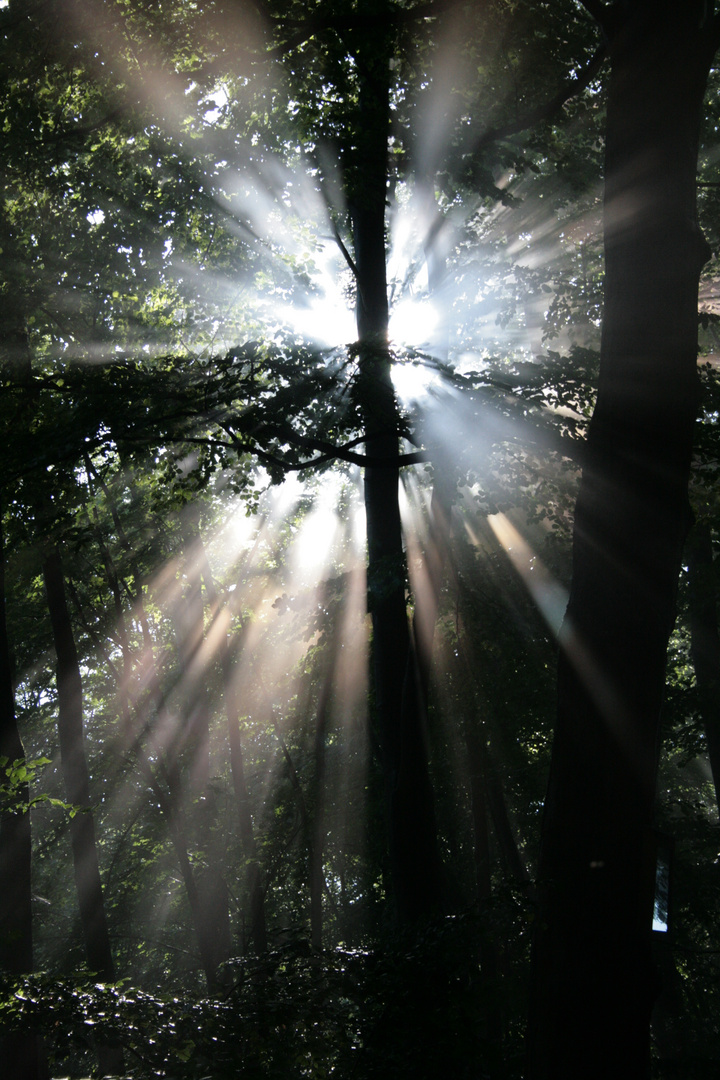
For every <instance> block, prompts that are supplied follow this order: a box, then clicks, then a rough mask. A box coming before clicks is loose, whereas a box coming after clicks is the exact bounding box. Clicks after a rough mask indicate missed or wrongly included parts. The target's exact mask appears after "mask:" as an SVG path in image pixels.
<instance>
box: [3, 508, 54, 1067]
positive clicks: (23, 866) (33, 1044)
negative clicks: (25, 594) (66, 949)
mask: <svg viewBox="0 0 720 1080" xmlns="http://www.w3.org/2000/svg"><path fill="white" fill-rule="evenodd" d="M1 513H2V507H0V515H1ZM0 756H2V757H3V758H7V761H8V763H9V764H10V765H12V763H13V762H16V761H19V762H23V763H24V761H25V750H24V748H23V744H22V740H21V738H20V732H19V730H18V726H17V718H16V716H15V693H14V689H13V679H12V664H11V660H10V642H9V639H8V630H7V621H6V616H5V550H4V542H3V530H2V518H1V516H0ZM3 774H4V769H3V768H2V767H0V780H1V779H4V776H3ZM28 800H29V790H28V785H27V782H23V783H21V784H20V785H19V786H18V788H17V790H11V791H9V792H8V794H7V797H5V796H3V797H2V803H0V882H2V888H0V970H3V971H5V972H7V973H8V974H10V975H27V974H28V973H29V972H30V971H32V960H33V957H32V898H31V897H32V893H31V877H30V866H31V854H32V845H31V837H30V808H29V805H28ZM0 1055H1V1056H2V1061H3V1062H4V1064H5V1067H6V1068H7V1069H8V1070H9V1073H10V1074H11V1075H12V1076H14V1077H16V1078H17V1080H39V1077H40V1076H42V1075H44V1070H43V1071H41V1060H40V1055H39V1050H38V1041H37V1037H36V1036H35V1035H20V1034H10V1033H8V1034H4V1035H2V1036H0Z"/></svg>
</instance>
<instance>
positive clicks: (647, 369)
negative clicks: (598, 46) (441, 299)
mask: <svg viewBox="0 0 720 1080" xmlns="http://www.w3.org/2000/svg"><path fill="white" fill-rule="evenodd" d="M705 7H706V6H705V5H704V4H702V3H701V2H700V0H690V2H685V3H672V4H671V3H663V4H650V3H648V2H647V0H635V2H633V3H628V4H625V5H623V6H622V7H616V8H614V9H613V11H614V14H615V16H616V19H617V28H616V29H615V32H614V34H613V36H612V39H611V42H610V55H611V60H612V72H611V77H610V85H609V93H608V112H607V136H606V172H605V268H606V271H605V273H606V276H605V314H604V322H603V335H602V344H601V365H600V383H599V389H598V398H597V405H596V408H595V412H594V415H593V418H592V421H591V424H590V428H589V432H588V442H587V459H586V461H587V464H586V467H585V469H584V472H583V478H582V483H581V487H580V492H579V496H578V500H577V506H576V513H575V532H574V549H573V577H572V585H571V591H570V600H569V605H568V610H567V615H566V619H565V623H564V627H563V631H562V636H561V646H562V651H561V658H560V664H559V686H558V695H559V700H558V719H557V726H556V730H555V739H554V743H553V755H552V765H551V770H550V779H549V785H548V792H547V798H546V802H545V811H544V819H543V827H542V844H541V856H540V864H539V911H538V915H537V918H536V922H535V926H536V935H535V948H534V960H533V991H532V1004H531V1015H530V1029H529V1074H528V1075H529V1077H530V1078H531V1080H550V1078H552V1080H576V1078H577V1077H578V1076H583V1077H585V1078H586V1080H607V1078H609V1077H613V1080H642V1078H644V1077H647V1076H649V1069H650V1055H649V1048H650V1043H649V1029H650V1015H651V1011H652V1006H653V1001H654V998H655V996H656V992H657V978H656V975H655V970H654V965H653V963H652V957H651V926H652V913H653V899H654V886H655V856H654V843H653V836H652V824H653V806H654V798H655V781H656V771H657V756H658V738H659V718H660V706H661V701H662V695H663V688H664V678H665V662H666V651H667V642H668V638H669V635H670V632H671V630H672V626H673V622H674V617H675V598H676V590H677V581H678V575H679V569H680V563H681V558H682V551H683V545H684V540H685V534H686V531H687V527H688V522H689V509H688V497H687V485H688V476H689V468H690V456H691V447H692V437H693V428H694V421H695V415H696V409H697V402H698V378H697V370H696V359H697V297H698V278H699V273H700V269H701V267H702V265H703V262H704V261H705V259H706V257H707V245H706V244H705V242H704V241H703V239H702V236H701V234H700V231H699V228H698V225H697V218H696V210H695V170H696V164H697V149H698V137H699V136H698V131H699V116H700V107H701V104H702V99H703V93H704V87H705V81H706V77H707V70H708V66H709V62H710V55H709V52H708V51H707V47H706V46H704V45H703V43H702V40H701V34H702V30H701V27H702V24H703V18H704V16H705V14H706V11H705Z"/></svg>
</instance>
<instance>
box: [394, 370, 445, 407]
mask: <svg viewBox="0 0 720 1080" xmlns="http://www.w3.org/2000/svg"><path fill="white" fill-rule="evenodd" d="M391 374H392V381H393V386H394V387H395V393H396V394H397V396H398V397H399V399H400V400H401V401H404V402H406V403H410V402H413V401H420V400H421V399H422V398H424V397H426V396H427V394H428V393H429V390H430V387H431V386H436V385H438V384H439V381H440V380H439V379H438V376H437V373H436V372H435V371H433V370H432V369H431V368H428V367H425V366H424V365H423V364H409V363H406V364H393V367H392V372H391Z"/></svg>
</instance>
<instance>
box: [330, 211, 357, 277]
mask: <svg viewBox="0 0 720 1080" xmlns="http://www.w3.org/2000/svg"><path fill="white" fill-rule="evenodd" d="M330 224H331V225H332V231H333V235H334V237H335V243H336V244H337V246H338V247H339V248H340V250H341V251H342V253H343V255H344V257H345V262H346V263H347V264H348V266H349V267H350V269H351V270H352V272H353V274H354V275H355V279H356V280H357V278H358V268H357V266H356V265H355V260H354V259H353V257H352V255H351V254H350V252H349V251H348V249H347V248H346V247H345V244H344V242H343V238H342V236H341V235H340V232H339V230H338V227H337V225H336V224H335V222H334V221H333V220H332V218H330Z"/></svg>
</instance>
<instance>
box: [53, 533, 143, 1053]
mask: <svg viewBox="0 0 720 1080" xmlns="http://www.w3.org/2000/svg"><path fill="white" fill-rule="evenodd" d="M43 578H44V581H45V591H46V594H47V599H48V609H49V613H50V622H51V625H52V633H53V642H54V645H55V653H56V657H57V667H56V681H57V695H58V737H59V742H60V760H61V766H62V771H63V779H64V781H65V791H66V793H67V798H68V801H69V802H70V803H71V804H73V806H75V807H78V808H79V812H78V813H76V814H75V815H74V816H73V817H72V818H71V819H70V840H71V845H72V854H73V868H74V871H75V887H76V890H77V898H78V908H79V911H80V923H81V926H82V932H83V939H84V942H85V954H86V957H87V962H88V967H89V968H90V970H91V971H93V972H95V974H96V975H97V977H98V978H99V979H101V980H102V981H103V982H110V983H111V982H114V981H115V966H114V964H113V958H112V951H111V949H110V936H109V934H108V927H107V920H106V917H105V905H104V902H103V894H102V885H101V882H100V869H99V866H98V856H97V845H96V842H95V820H94V817H93V812H92V807H91V803H90V777H89V773H88V766H87V758H86V755H85V744H84V734H83V714H82V680H81V677H80V665H79V662H78V655H77V649H76V647H75V639H74V637H73V629H72V623H71V622H70V615H69V612H68V607H67V600H66V596H65V582H64V579H63V569H62V563H61V560H60V553H59V552H58V550H57V548H53V549H51V550H50V551H49V553H48V554H47V556H46V558H45V561H44V563H43ZM98 1057H99V1061H100V1071H101V1073H105V1072H107V1073H113V1072H121V1071H122V1069H123V1060H122V1052H121V1051H119V1050H116V1049H114V1048H110V1047H106V1046H102V1045H99V1046H98Z"/></svg>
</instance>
